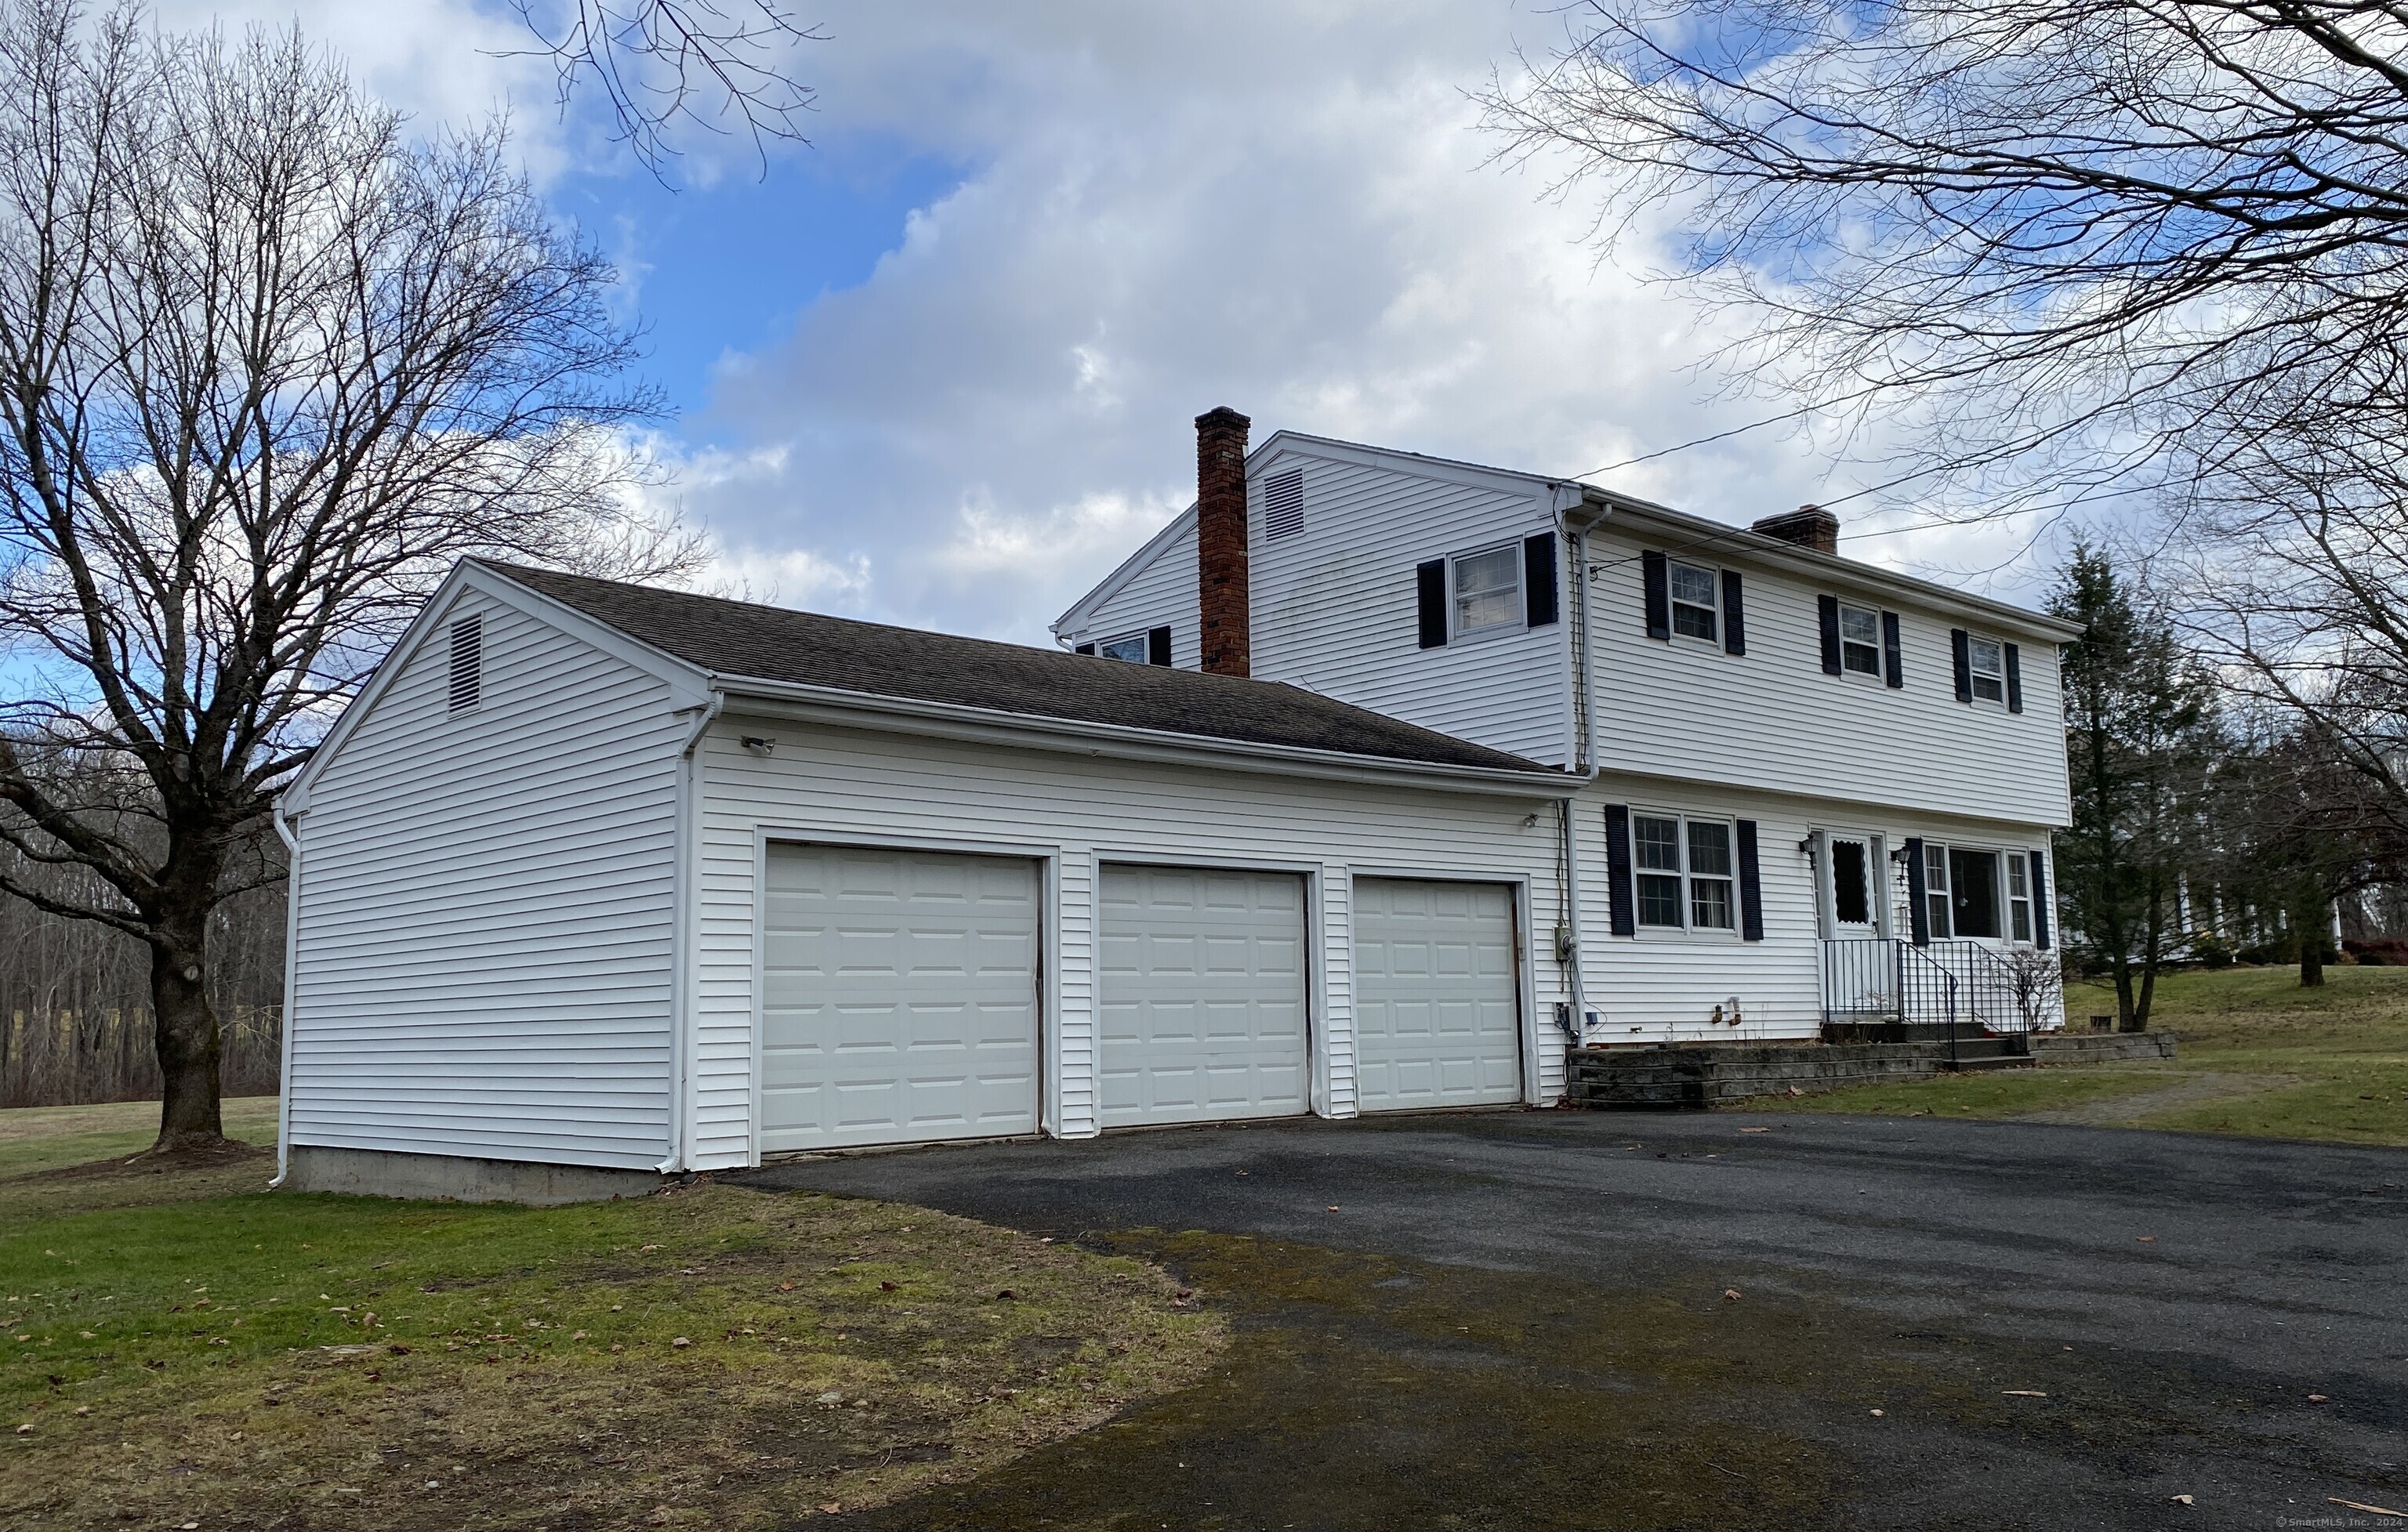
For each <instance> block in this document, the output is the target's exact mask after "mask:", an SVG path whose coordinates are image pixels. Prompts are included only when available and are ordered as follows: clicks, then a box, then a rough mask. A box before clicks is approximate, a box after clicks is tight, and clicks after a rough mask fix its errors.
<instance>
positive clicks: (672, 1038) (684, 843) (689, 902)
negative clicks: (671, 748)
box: [652, 688, 727, 1176]
mask: <svg viewBox="0 0 2408 1532" xmlns="http://www.w3.org/2000/svg"><path fill="white" fill-rule="evenodd" d="M726 706H727V694H725V693H724V692H722V691H719V690H718V689H716V688H713V689H712V691H711V693H710V700H709V701H707V702H705V703H703V704H702V705H701V706H700V707H698V708H695V709H690V710H691V711H693V712H694V713H695V721H694V727H693V728H691V729H688V730H687V731H686V736H685V743H684V744H683V745H681V746H680V747H679V748H678V771H679V777H678V823H677V852H676V855H677V866H676V869H675V872H674V874H673V876H672V880H671V886H672V888H673V889H674V890H675V893H674V894H673V895H671V901H672V907H673V909H675V911H676V920H675V923H674V924H672V925H671V926H670V927H669V961H670V962H671V963H673V964H675V965H676V968H675V970H674V972H673V975H672V977H671V979H670V981H669V996H670V998H669V1017H670V1019H669V1060H670V1064H669V1076H670V1080H669V1152H668V1157H667V1158H666V1159H664V1160H662V1161H661V1163H660V1164H658V1165H656V1166H654V1167H652V1168H653V1169H655V1170H658V1171H659V1172H660V1173H661V1174H663V1175H665V1176H666V1175H668V1174H670V1173H671V1172H673V1171H677V1170H681V1169H683V1168H685V1163H684V1162H685V1139H686V1133H685V1129H686V1120H687V1118H689V1117H691V1116H692V1115H693V1111H694V1107H693V1103H692V1102H690V1101H688V1100H687V1099H686V1096H687V1095H688V1093H689V1092H690V1091H691V1090H692V1088H693V1081H694V1066H693V1052H694V1031H695V1027H694V928H695V925H696V923H699V921H700V920H701V912H700V910H699V909H697V908H696V906H695V894H696V893H697V892H698V889H697V885H698V884H699V882H700V879H699V877H698V876H697V874H696V871H695V866H694V864H695V860H696V859H697V857H698V856H699V854H700V852H701V848H700V847H699V846H698V845H697V844H696V840H697V839H698V830H699V826H700V824H701V820H702V814H701V805H700V800H701V797H702V767H701V765H700V763H699V762H697V761H696V760H695V750H696V749H697V748H698V747H699V746H700V745H701V744H702V737H703V735H704V734H705V733H707V732H708V731H709V730H710V725H711V724H712V723H716V722H718V719H719V714H720V712H721V710H722V709H724V708H725V707H726ZM688 710H689V709H679V711H681V712H683V711H688Z"/></svg>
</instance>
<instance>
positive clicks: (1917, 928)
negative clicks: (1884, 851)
mask: <svg viewBox="0 0 2408 1532" xmlns="http://www.w3.org/2000/svg"><path fill="white" fill-rule="evenodd" d="M1905 851H1906V930H1907V934H1908V935H1909V936H1910V937H1912V938H1914V944H1915V945H1916V946H1917V947H1928V946H1930V945H1931V901H1930V900H1928V899H1927V898H1925V897H1924V895H1927V894H1928V893H1930V892H1931V891H1930V889H1929V888H1928V887H1926V886H1925V884H1924V881H1923V838H1922V837H1921V836H1913V835H1911V836H1908V837H1907V838H1906V847H1905Z"/></svg>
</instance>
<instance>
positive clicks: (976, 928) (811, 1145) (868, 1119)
mask: <svg viewBox="0 0 2408 1532" xmlns="http://www.w3.org/2000/svg"><path fill="white" fill-rule="evenodd" d="M768 861H769V866H768V884H769V897H768V899H767V901H766V905H765V909H766V917H767V918H766V925H767V930H766V931H765V933H764V939H763V961H764V983H763V996H762V1000H763V1006H762V1030H763V1038H762V1054H763V1081H762V1085H763V1089H762V1113H761V1123H762V1147H763V1149H764V1150H765V1151H767V1152H770V1153H781V1152H786V1151H791V1150H797V1149H826V1148H839V1147H843V1146H846V1145H853V1144H871V1143H903V1142H911V1141H916V1140H925V1139H935V1138H967V1137H984V1136H990V1135H1000V1134H1010V1133H1029V1132H1034V1131H1035V1130H1036V1127H1037V1103H1038V1038H1037V1027H1038V1020H1037V1018H1038V1007H1037V981H1036V976H1037V938H1038V898H1037V888H1038V880H1037V869H1036V866H1035V865H1034V864H1032V863H1028V862H1021V861H1012V860H1010V859H1006V858H1001V857H981V856H955V855H951V854H947V853H939V852H865V851H843V850H839V849H836V848H831V847H809V846H775V847H772V848H771V849H770V852H769V858H768Z"/></svg>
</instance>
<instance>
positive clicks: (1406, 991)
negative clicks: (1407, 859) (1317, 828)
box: [1355, 878, 1522, 1111]
mask: <svg viewBox="0 0 2408 1532" xmlns="http://www.w3.org/2000/svg"><path fill="white" fill-rule="evenodd" d="M1355 971H1356V977H1355V986H1356V991H1357V997H1356V1000H1355V1055H1356V1057H1355V1078H1356V1086H1355V1092H1356V1100H1357V1102H1358V1103H1359V1105H1360V1106H1361V1108H1362V1110H1365V1111H1399V1110H1413V1109H1415V1108H1432V1107H1474V1106H1489V1105H1498V1104H1501V1103H1506V1102H1512V1101H1518V1100H1520V1099H1521V1095H1522V1078H1521V1076H1522V1028H1521V1024H1520V1010H1521V985H1520V982H1519V977H1518V975H1519V965H1518V964H1517V963H1516V961H1515V953H1514V936H1513V894H1512V890H1511V889H1509V888H1505V887H1502V886H1500V885H1498V884H1496V883H1451V882H1435V881H1427V880H1421V879H1401V878H1358V879H1356V880H1355Z"/></svg>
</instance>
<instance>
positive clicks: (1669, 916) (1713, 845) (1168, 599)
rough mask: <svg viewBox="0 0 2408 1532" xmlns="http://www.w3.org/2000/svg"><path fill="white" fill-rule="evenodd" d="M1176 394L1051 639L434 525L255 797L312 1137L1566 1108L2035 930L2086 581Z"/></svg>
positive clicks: (435, 1146)
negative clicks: (386, 613) (422, 576)
mask: <svg viewBox="0 0 2408 1532" xmlns="http://www.w3.org/2000/svg"><path fill="white" fill-rule="evenodd" d="M1197 425H1198V432H1199V436H1198V451H1199V495H1198V505H1197V508H1196V509H1193V510H1191V511H1189V512H1188V513H1187V514H1186V515H1185V516H1183V518H1181V519H1180V520H1179V521H1177V522H1175V523H1172V524H1171V525H1170V526H1169V527H1168V528H1167V529H1165V531H1164V532H1163V534H1162V535H1161V536H1160V537H1156V538H1154V540H1153V541H1152V542H1150V543H1149V544H1148V545H1147V546H1146V547H1145V548H1144V549H1142V550H1140V551H1139V552H1138V554H1137V555H1136V556H1135V557H1133V558H1132V559H1131V560H1130V561H1129V562H1128V563H1127V564H1126V565H1125V566H1123V567H1122V568H1121V569H1120V570H1118V571H1116V572H1115V573H1114V574H1113V575H1112V577H1111V579H1109V580H1106V581H1105V582H1104V583H1103V584H1102V585H1100V586H1098V587H1097V590H1096V591H1095V592H1094V593H1092V594H1090V595H1088V596H1087V597H1086V598H1085V599H1083V600H1082V601H1081V602H1080V603H1079V604H1078V605H1077V606H1076V607H1074V608H1073V609H1071V610H1070V611H1069V612H1068V614H1066V615H1065V616H1064V617H1063V619H1062V620H1061V622H1060V623H1058V624H1057V625H1056V631H1057V632H1058V633H1059V634H1060V636H1061V637H1062V638H1063V640H1064V641H1065V643H1066V644H1068V645H1070V646H1071V647H1073V648H1074V649H1075V650H1077V651H1081V652H1072V653H1062V652H1054V651H1042V650H1035V649H1029V648H1026V647H1024V646H1017V645H1009V644H997V643H988V642H982V641H979V640H974V639H965V638H957V637H948V636H945V635H940V634H933V633H925V632H919V631H915V630H910V629H902V628H894V627H885V626H881V625H877V624H872V623H854V622H848V621H844V620H841V619H836V618H829V617H823V616H818V615H814V614H810V613H803V612H795V611H787V610H782V609H774V608H767V607H759V606H753V605H747V604H743V603H737V602H729V601H721V600H715V599H712V598H709V597H703V596H695V595H689V594H680V593H675V592H667V591H659V590H652V589H646V588H641V587H636V586H628V585H621V584H615V583H611V582H607V581H601V580H586V579H581V578H578V577H573V576H566V575H561V574H554V573H546V572H540V571H535V570H527V569H519V568H512V567H506V566H497V565H490V564H480V563H469V564H465V565H463V566H461V567H460V568H459V569H458V570H456V571H455V572H454V573H453V575H452V578H451V579H450V580H448V581H446V583H445V584H444V585H443V587H442V588H441V589H440V590H439V591H438V592H437V594H436V595H435V596H434V597H433V598H432V599H431V600H430V601H429V602H428V604H427V606H426V609H425V610H424V611H423V614H422V615H421V617H420V619H419V621H418V622H417V623H415V624H414V625H413V626H412V628H411V629H410V631H409V633H408V634H407V635H406V636H405V637H404V638H403V639H402V641H401V642H400V643H399V644H398V645H397V646H396V648H395V649H394V652H393V654H392V655H391V656H390V657H389V658H388V660H387V662H386V663H385V665H384V666H382V667H381V668H380V671H379V673H378V676H377V678H376V680H375V681H374V683H373V684H372V685H371V686H370V687H369V688H368V689H367V690H366V692H365V693H364V694H362V695H361V697H360V698H359V699H358V700H357V701H356V702H355V703H354V704H353V705H352V706H351V709H349V710H347V711H346V713H345V714H344V715H343V717H342V719H341V720H340V722H339V723H337V726H336V728H335V729H334V730H333V731H332V732H331V733H330V735H329V736H328V737H327V739H326V740H325V742H324V744H323V745H322V747H321V749H320V750H319V751H318V752H317V754H316V755H315V757H314V758H313V759H312V760H311V762H310V763H309V765H308V766H307V767H306V768H305V769H304V771H303V772H302V773H301V775H300V777H299V778H298V779H297V780H296V781H295V782H294V785H293V787H292V788H291V789H290V790H289V791H288V792H287V793H286V794H285V795H284V798H283V801H282V804H281V806H280V810H279V818H280V822H281V823H282V824H283V825H284V827H285V828H286V830H287V833H288V835H289V837H290V838H291V842H292V845H293V847H294V879H293V916H292V919H293V939H292V942H291V958H290V963H291V973H290V980H289V983H288V995H289V1002H288V1008H287V1022H286V1060H285V1074H284V1096H283V1100H284V1112H285V1119H286V1121H285V1124H284V1135H283V1142H284V1145H285V1153H286V1155H287V1163H286V1166H285V1176H286V1178H287V1180H288V1181H289V1182H290V1183H292V1184H296V1185H301V1186H307V1187H329V1188H332V1187H351V1188H360V1189H381V1190H393V1191H416V1192H428V1193H445V1194H450V1195H458V1196H483V1195H512V1196H537V1197H542V1196H582V1195H594V1194H595V1193H597V1192H608V1191H609V1190H613V1189H619V1188H622V1187H625V1186H635V1185H640V1184H643V1183H645V1182H646V1181H648V1180H651V1179H656V1178H657V1177H658V1176H659V1175H661V1174H663V1173H667V1172H678V1171H684V1170H706V1169H714V1168H724V1167H743V1166H750V1165H754V1164H758V1163H760V1162H761V1161H762V1160H763V1159H764V1158H765V1157H771V1156H776V1155H780V1154H784V1153H796V1152H806V1151H814V1150H828V1149H844V1148H853V1147H862V1146H870V1145H882V1144H895V1143H908V1142H923V1141H931V1140H940V1139H952V1138H984V1137H1000V1136H1010V1135H1019V1134H1032V1133H1045V1134H1051V1135H1054V1136H1058V1137H1063V1138H1081V1137H1086V1136H1090V1135H1094V1134H1096V1133H1098V1132H1100V1131H1104V1130H1107V1129H1112V1128H1117V1127H1136V1126H1144V1125H1156V1124H1178V1123H1193V1122H1204V1121H1221V1120H1229V1119H1237V1118H1249V1117H1265V1116H1278V1115H1285V1114H1300V1113H1307V1112H1310V1113H1314V1114H1318V1115H1323V1116H1327V1117H1340V1118H1342V1117H1350V1116H1354V1115H1355V1114H1357V1113H1368V1112H1378V1111H1389V1110H1415V1109H1428V1108H1435V1107H1449V1106H1475V1105H1499V1104H1511V1103H1514V1102H1525V1103H1531V1104H1545V1103H1549V1102H1552V1101H1554V1100H1555V1099H1558V1098H1559V1097H1560V1095H1561V1094H1562V1091H1563V1085H1564V1079H1565V1069H1566V1054H1567V1049H1568V1047H1569V1046H1570V1044H1572V1043H1574V1042H1576V1041H1584V1042H1587V1043H1591V1044H1600V1043H1602V1044H1617V1043H1643V1042H1652V1041H1663V1040H1669V1039H1675V1038H1680V1039H1687V1038H1699V1037H1734V1038H1752V1039H1760V1038H1782V1037H1798V1038H1811V1037H1813V1036H1814V1035H1815V1033H1816V1030H1817V1028H1818V1027H1821V1026H1823V1025H1824V1024H1827V1022H1835V1021H1836V1022H1847V1021H1852V1020H1862V1019H1866V1018H1875V1017H1878V1018H1883V1019H1885V1020H1887V1021H1889V1022H1891V1023H1893V1024H1895V1023H1898V1022H1900V1021H1914V1020H1918V1019H1922V1018H1921V1016H1920V1015H1919V1012H1918V1007H1917V1004H1916V1003H1915V1001H1914V994H1913V993H1912V992H1913V985H1912V984H1908V985H1904V986H1901V985H1900V984H1899V983H1898V982H1897V980H1898V979H1899V976H1901V975H1904V974H1906V973H1907V972H1908V970H1909V969H1910V968H1912V969H1913V971H1914V972H1916V973H1921V972H1924V971H1926V970H1929V971H1930V972H1934V973H1938V972H1942V971H1943V970H1948V971H1953V972H1955V973H1957V974H1958V975H1960V976H1961V978H1962V993H1963V994H1964V995H1966V996H1967V997H1968V999H1967V1004H1968V1005H1969V1007H1970V1006H1971V1005H1972V1004H1973V1000H1972V998H1971V997H1973V996H1977V995H1986V994H1988V993H1989V992H1988V991H1987V990H1985V988H1984V983H1983V981H1984V976H1985V975H1986V974H1989V973H1990V972H1991V971H1992V970H1994V969H2001V968H2003V966H2004V964H2003V963H2002V961H2001V959H2002V957H2003V956H2004V955H2005V954H2009V953H2011V952H2014V950H2015V949H2017V948H2018V946H2024V947H2030V946H2044V945H2045V944H2046V942H2047V939H2048V932H2049V927H2050V923H2051V922H2050V900H2049V892H2048V891H2049V887H2050V880H2049V878H2048V874H2047V866H2046V856H2045V848H2046V844H2047V834H2048V830H2049V828H2050V827H2051V826H2053V825H2055V824H2058V823H2063V821H2064V819H2065V814H2066V783H2065V771H2064V761H2063V754H2062V751H2061V748H2060V746H2059V744H2058V740H2059V734H2058V730H2057V722H2056V720H2057V666H2056V647H2055V646H2056V644H2057V641H2058V640H2060V639H2062V638H2064V637H2068V636H2069V630H2067V629H2066V628H2065V627H2064V626H2063V625H2061V624H2058V623H2054V622H2051V621H2049V620H2047V619H2044V618H2041V617H2037V616H2035V615H2033V614H2031V613H2028V612H2025V611H2021V610H2019V609H2014V608H2012V607H2008V606H2003V605H2000V604H1999V603H1995V602H1990V601H1985V600H1983V599H1980V598H1977V597H1971V596H1967V595H1964V594H1957V593H1954V592H1950V591H1948V590H1946V589H1944V588H1942V587H1938V586H1934V585H1931V584H1928V583H1925V582H1921V581H1915V580H1905V579H1901V578H1899V577H1897V576H1894V575H1890V574H1887V573H1885V572H1883V571H1881V570H1878V569H1874V568H1871V567H1870V566H1864V565H1860V564H1856V563H1853V562H1851V561H1848V560H1845V559H1842V558H1839V557H1836V556H1834V555H1833V554H1832V553H1831V552H1830V551H1828V547H1829V543H1828V536H1827V534H1828V523H1825V522H1822V521H1818V520H1817V518H1816V517H1812V516H1810V517H1806V518H1804V523H1803V524H1804V527H1805V534H1804V535H1810V536H1812V535H1825V540H1824V546H1823V548H1822V550H1820V551H1818V550H1817V549H1816V548H1814V547H1812V546H1806V545H1803V544H1801V543H1800V542H1799V541H1797V540H1795V538H1796V537H1797V536H1799V535H1800V534H1799V533H1798V532H1797V531H1796V529H1795V524H1794V523H1798V519H1797V518H1791V519H1789V522H1788V523H1775V524H1774V525H1773V528H1772V533H1773V535H1766V534H1765V533H1762V532H1742V531H1739V530H1736V529H1734V528H1731V527H1727V526H1723V525H1721V524H1719V523H1712V522H1706V521H1701V520H1699V519H1696V518H1693V517H1687V516H1683V515H1680V514H1677V513H1675V512H1671V511H1668V510H1665V509H1663V508H1657V507H1652V506H1647V505H1643V504H1641V503H1638V502H1634V501H1629V500H1627V499H1624V498H1621V497H1618V496H1613V495H1611V494H1607V493H1606V492H1603V491H1600V490H1598V489H1595V488H1593V487H1589V486H1585V485H1581V484H1577V483H1570V482H1566V481H1560V480H1547V479H1544V478H1542V477H1539V476H1533V475H1527V474H1518V473H1511V472H1505V471H1501V470H1496V469H1488V468H1478V467H1473V466H1470V465H1461V464H1454V463H1445V462H1441V461H1438V460H1434V459H1430V458H1425V457H1419V456H1415V455H1413V454H1410V453H1403V452H1396V451H1382V450H1377V449H1371V448H1365V447H1359V446H1354V445H1350V444H1346V443H1340V442H1333V441H1326V440H1321V439H1317V438H1312V437H1299V436H1296V435H1293V434H1288V433H1282V434H1280V435H1277V436H1274V437H1271V438H1270V440H1269V441H1268V442H1266V443H1264V444H1263V445H1262V446H1261V447H1260V448H1258V449H1255V450H1254V451H1252V452H1251V453H1249V452H1247V451H1246V450H1245V432H1246V429H1247V426H1246V422H1245V421H1244V419H1243V417H1240V416H1238V415H1235V414H1234V413H1232V412H1230V411H1226V410H1216V411H1214V412H1212V413H1211V414H1209V415H1207V416H1205V417H1202V418H1201V419H1200V420H1199V421H1198V422H1197ZM1985 965H1986V966H1985ZM1885 975H1886V976H1888V977H1887V979H1886V980H1885V978H1884V977H1883V976H1885ZM1951 993H1952V994H1954V993H1957V988H1956V986H1955V985H1954V984H1953V983H1952V990H1951ZM1981 1003H1982V1004H1985V1005H1988V1006H1990V1007H1991V1008H1992V1009H1991V1011H1990V1012H1987V1013H1985V1014H1983V1015H1982V1016H1980V1017H1979V1018H1978V1019H1979V1020H1981V1021H1983V1022H1984V1023H1985V1024H1993V1025H1998V1024H2008V1023H2007V1022H2006V1021H2005V1019H2004V1018H2002V1017H2001V1016H2000V1015H1999V1014H1997V1013H1996V1002H1995V999H1991V1000H1985V1001H1983V1002H1981Z"/></svg>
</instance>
